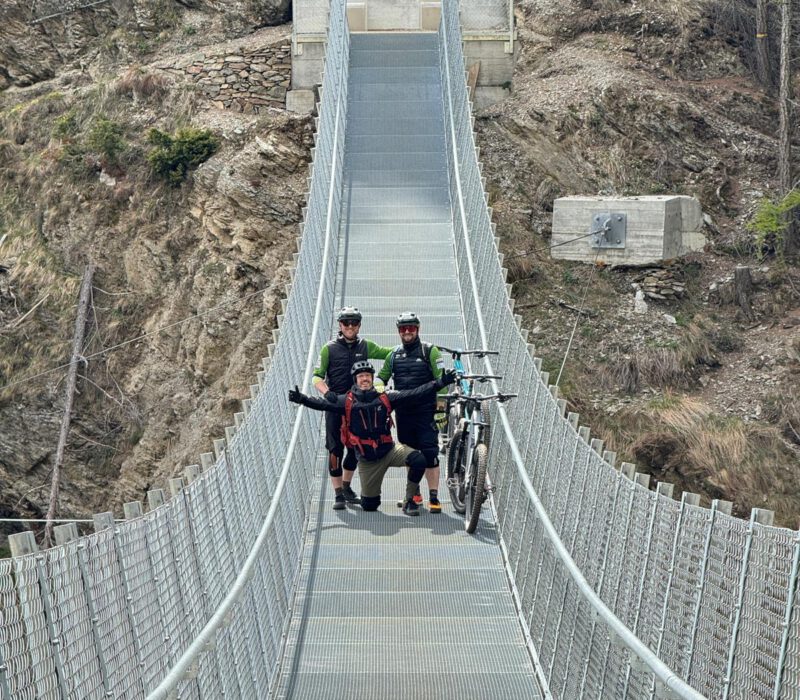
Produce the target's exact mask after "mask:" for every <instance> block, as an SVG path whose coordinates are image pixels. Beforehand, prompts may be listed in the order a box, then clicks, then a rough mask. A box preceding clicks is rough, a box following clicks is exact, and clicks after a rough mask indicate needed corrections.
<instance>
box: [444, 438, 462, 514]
mask: <svg viewBox="0 0 800 700" xmlns="http://www.w3.org/2000/svg"><path fill="white" fill-rule="evenodd" d="M466 450H467V446H466V445H465V444H464V431H463V430H457V431H456V432H455V433H453V437H452V438H451V439H450V445H449V447H448V450H447V489H448V490H449V491H450V501H451V503H452V504H453V509H454V510H455V511H456V513H460V514H461V515H463V514H464V513H465V512H466V510H467V506H466V505H465V504H464V474H465V473H466V469H465V465H464V457H465V453H466ZM453 480H456V481H457V482H458V484H457V485H456V486H453V485H452V484H453Z"/></svg>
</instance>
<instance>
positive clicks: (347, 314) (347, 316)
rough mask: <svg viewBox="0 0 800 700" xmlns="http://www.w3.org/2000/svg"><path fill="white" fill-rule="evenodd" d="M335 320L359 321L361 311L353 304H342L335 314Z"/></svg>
mask: <svg viewBox="0 0 800 700" xmlns="http://www.w3.org/2000/svg"><path fill="white" fill-rule="evenodd" d="M336 320H337V321H339V322H340V323H341V322H342V321H358V322H359V323H361V312H360V311H359V310H358V309H357V308H356V307H355V306H344V307H342V309H341V310H340V311H339V313H338V314H337V316H336Z"/></svg>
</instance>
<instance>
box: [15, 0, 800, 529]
mask: <svg viewBox="0 0 800 700" xmlns="http://www.w3.org/2000/svg"><path fill="white" fill-rule="evenodd" d="M44 5H45V3H42V2H40V3H37V7H39V8H42V7H44ZM286 10H287V8H286V5H285V3H283V4H282V3H280V2H272V3H270V2H268V1H267V0H238V1H237V2H225V3H221V2H215V1H213V0H197V1H196V2H186V1H182V2H180V3H178V2H177V1H173V0H117V1H116V2H113V3H108V4H103V5H99V6H96V7H95V8H92V9H90V10H84V11H80V12H76V13H73V14H70V15H67V16H65V17H57V18H52V19H49V20H46V21H44V22H42V23H36V24H32V23H31V19H32V17H31V11H30V9H29V4H26V3H22V2H17V3H16V4H15V3H10V4H9V3H6V4H5V5H4V6H3V9H2V10H0V14H2V19H3V22H0V514H3V515H4V516H10V515H13V516H21V517H37V516H41V515H42V514H43V513H44V512H45V511H46V508H47V491H48V488H49V481H50V471H51V468H52V464H53V458H54V452H55V445H56V441H57V436H58V427H59V422H60V419H61V406H62V405H63V381H64V374H65V372H64V370H63V369H62V370H57V371H53V372H49V373H47V374H44V375H43V376H40V377H37V378H35V379H30V380H25V378H26V377H30V376H32V375H35V374H38V373H39V372H45V371H47V370H50V369H51V368H53V367H57V366H59V365H62V364H63V363H64V362H66V361H67V360H68V356H69V347H70V341H71V336H72V326H73V323H74V313H75V306H76V301H77V290H78V287H79V285H80V279H81V275H82V272H83V268H84V265H85V264H86V263H87V262H88V261H90V260H91V261H93V262H94V263H95V264H96V265H97V266H98V271H97V273H96V278H95V282H94V299H93V301H94V304H93V314H92V318H91V323H90V326H89V333H88V335H87V339H86V347H85V349H84V356H85V357H87V358H88V362H87V364H86V365H85V366H84V367H83V368H82V370H81V374H82V375H83V377H84V378H83V379H81V380H80V382H79V392H80V393H79V396H78V397H77V402H76V407H75V414H74V422H73V429H72V433H71V437H70V444H69V450H68V455H67V464H66V475H65V482H64V490H63V497H62V504H61V512H62V514H69V515H73V516H82V515H87V514H90V513H92V512H95V511H99V510H105V509H110V508H114V509H117V510H119V507H120V503H122V502H123V501H127V500H132V499H141V498H142V497H143V495H144V493H145V491H146V490H147V489H148V488H152V487H153V486H156V485H161V484H162V483H163V479H164V478H165V477H167V476H172V475H173V474H177V473H179V472H180V471H182V469H183V467H184V466H185V465H186V464H189V463H192V462H195V461H197V453H198V452H199V451H201V450H202V451H205V450H208V449H210V446H211V440H212V439H213V438H215V437H218V436H220V435H221V434H222V430H223V427H224V426H225V425H227V424H230V422H231V416H232V413H233V411H235V410H239V408H238V406H239V401H240V400H241V399H242V398H244V397H246V396H247V393H248V388H247V385H248V384H249V382H250V381H251V378H252V377H253V376H254V373H255V371H257V369H258V365H259V362H260V358H261V356H262V355H263V354H264V350H265V347H266V344H267V343H268V342H269V338H270V331H271V329H272V328H273V326H274V323H275V316H276V314H277V313H278V312H279V308H280V298H281V297H282V296H283V294H284V286H285V283H286V281H287V279H288V271H287V264H288V261H289V260H290V259H291V253H292V252H293V251H294V250H295V236H296V235H297V226H296V224H297V223H298V222H299V221H300V217H301V207H302V205H303V197H304V191H305V178H306V176H307V174H308V172H307V171H308V162H309V151H310V148H311V145H312V123H311V120H310V119H309V118H306V117H300V116H296V115H291V114H288V113H286V112H285V111H284V110H283V109H282V107H281V106H280V104H281V98H282V95H283V92H284V91H285V88H286V85H287V84H288V83H287V81H288V72H287V71H288V68H287V63H286V60H285V59H286V51H287V49H286V46H287V43H288V42H287V37H288V35H289V33H290V30H291V27H290V25H286V24H282V25H281V24H279V23H280V22H282V21H283V20H284V19H285V16H286ZM751 13H752V8H751V7H750V6H749V4H748V3H747V2H724V3H723V2H713V1H712V0H709V1H708V2H695V1H694V0H679V1H678V2H676V3H673V5H671V6H670V7H669V8H667V7H666V6H664V5H663V3H655V2H649V1H645V2H636V3H630V2H618V1H614V0H601V1H598V2H592V0H580V1H575V2H570V1H566V2H552V1H550V0H523V1H522V2H520V3H519V4H518V7H517V21H518V27H519V60H518V65H517V71H516V75H515V78H514V84H513V89H512V94H511V96H510V97H509V98H508V99H507V100H506V101H504V102H503V103H500V104H497V105H495V106H493V107H490V108H488V109H486V110H484V111H483V112H481V113H480V114H478V115H477V117H478V120H477V127H478V134H479V140H480V145H481V152H482V157H483V159H484V162H485V167H486V174H487V177H488V182H489V188H490V197H491V200H492V204H493V206H494V209H495V219H496V221H497V222H498V231H499V233H500V235H501V238H502V242H501V245H502V248H503V251H504V252H505V253H506V259H507V261H508V266H509V271H510V277H509V281H512V282H513V283H514V294H515V296H516V297H517V303H518V306H517V308H518V309H521V313H522V314H523V316H524V321H525V323H524V326H525V327H527V328H529V329H531V331H532V335H531V340H532V341H533V342H534V343H535V344H536V345H537V347H538V349H539V352H540V354H541V355H543V357H544V358H545V364H546V367H547V368H548V369H549V370H551V372H552V375H551V379H554V378H555V376H556V374H558V372H559V368H560V366H561V363H562V360H563V357H564V354H565V351H566V349H567V346H568V342H569V337H570V335H571V334H572V332H573V321H574V313H575V312H570V311H569V310H566V311H565V305H566V307H575V308H580V309H581V310H582V311H581V313H580V314H579V316H580V318H579V321H580V323H579V324H578V326H577V330H576V331H575V334H574V336H575V339H574V341H573V343H572V345H571V349H570V352H569V356H568V358H567V362H566V365H565V369H564V373H563V375H562V378H561V382H560V384H561V388H562V390H563V392H564V393H565V395H566V396H567V397H568V398H569V400H570V403H571V408H572V410H578V411H580V412H581V413H582V416H583V422H586V423H588V424H590V425H591V426H592V427H593V429H594V431H595V433H597V434H599V435H601V436H602V437H604V438H605V439H606V440H607V442H608V444H609V446H610V448H612V449H616V450H617V451H618V452H619V453H620V457H621V458H625V459H630V460H632V461H636V462H637V464H638V465H639V468H640V469H642V470H647V471H650V472H651V473H652V474H654V476H655V477H656V478H669V479H670V480H674V481H677V482H678V483H679V485H680V486H681V487H684V488H687V489H690V490H693V491H699V492H701V493H702V494H704V496H705V497H723V498H729V499H731V500H734V501H735V503H736V506H737V510H738V512H740V513H745V512H746V510H747V509H748V508H749V507H751V506H754V505H759V506H765V507H772V508H775V509H776V511H777V512H778V515H779V518H780V519H781V521H782V522H784V523H787V522H792V519H793V518H795V517H796V516H797V515H798V514H800V484H799V483H798V476H797V471H798V470H797V466H798V444H800V437H798V435H797V434H798V433H800V406H798V403H797V402H798V399H797V397H798V396H800V387H798V376H800V374H799V368H800V358H799V357H798V353H800V347H798V343H800V340H798V334H800V330H798V328H799V326H798V325H797V320H798V319H800V313H798V308H800V294H799V293H798V290H800V274H798V270H797V267H796V266H794V265H793V264H792V263H791V261H788V260H782V259H779V258H776V257H775V256H774V255H773V254H771V253H770V251H768V250H765V249H763V248H761V247H759V245H757V244H756V242H755V238H754V235H753V234H752V233H751V232H750V231H749V230H748V228H747V223H748V222H749V221H750V220H751V217H752V214H753V212H754V210H755V208H756V206H757V204H758V202H759V200H760V199H761V198H762V197H764V196H768V195H770V194H772V193H774V191H775V187H776V184H775V170H776V165H775V153H776V143H775V131H776V123H777V112H776V106H775V100H774V97H773V96H771V95H770V94H769V93H768V92H766V91H765V90H763V89H762V88H761V87H760V86H758V85H757V84H756V83H755V81H754V79H753V76H752V70H751V53H749V52H748V48H747V46H746V40H745V37H747V36H749V35H750V34H751V32H749V30H747V31H743V30H742V27H747V26H748V25H747V19H748V17H749V15H750V14H751ZM37 16H42V15H37ZM276 23H277V26H273V27H266V26H265V25H272V24H276ZM153 129H157V130H158V132H159V133H161V134H164V135H167V136H168V137H170V138H171V139H178V140H179V135H180V134H184V135H185V134H187V133H189V134H210V138H213V140H214V142H215V143H216V150H215V151H214V153H213V155H211V157H210V158H208V159H207V160H205V162H203V163H202V164H200V165H199V166H197V165H192V166H191V167H190V168H189V169H188V173H187V174H186V176H185V177H184V176H183V175H182V174H181V176H180V177H176V178H173V179H169V178H164V177H163V174H159V173H158V172H157V171H156V170H155V169H154V167H153V161H152V158H150V159H148V156H149V154H150V153H151V152H152V151H153V149H154V142H153V137H152V133H151V132H152V130H153ZM187 129H188V130H190V131H188V132H187ZM510 163H513V164H514V166H513V167H509V164H510ZM667 192H677V193H683V194H690V195H694V196H696V197H698V198H699V200H700V202H701V204H702V206H703V209H704V212H705V213H706V223H707V231H706V232H705V233H706V235H707V237H708V239H709V246H708V248H707V250H706V252H704V253H703V254H698V255H695V256H693V257H692V258H691V259H687V260H680V261H675V262H674V263H673V264H672V265H670V266H668V267H666V268H665V269H660V270H655V269H653V270H633V271H631V270H608V269H602V270H595V269H593V268H592V267H591V266H585V265H578V264H573V263H562V262H558V263H557V262H554V261H552V260H551V259H550V257H549V254H548V240H549V226H550V216H551V208H552V200H553V198H554V197H557V196H560V195H566V194H596V193H606V194H608V193H618V194H645V193H667ZM765 253H766V257H763V254H765ZM737 265H749V266H750V267H751V268H752V270H753V279H754V283H755V287H754V290H753V294H752V300H751V305H750V308H749V309H742V308H741V307H739V306H737V305H736V304H734V303H733V296H732V295H731V293H730V288H731V285H730V279H731V278H732V276H733V271H734V269H735V267H736V266H737ZM634 284H638V285H640V287H642V288H646V289H650V290H653V291H654V292H655V293H657V294H658V290H662V291H663V290H665V289H667V288H669V289H672V291H673V294H672V295H669V294H666V295H665V294H659V296H667V297H670V298H668V299H658V298H650V299H649V302H650V303H649V305H648V308H647V310H646V311H645V312H644V313H638V312H636V311H635V310H634V305H633V290H634V288H633V287H632V285H634ZM676 289H677V290H680V293H679V294H675V293H674V292H675V290H676ZM584 296H585V299H586V301H585V302H583V301H582V299H583V298H584ZM115 346H120V347H118V348H116V349H115V350H113V351H112V352H104V351H105V350H106V349H108V348H112V347H115ZM22 380H25V381H22ZM3 387H4V388H3Z"/></svg>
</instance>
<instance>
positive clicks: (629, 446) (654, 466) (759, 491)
mask: <svg viewBox="0 0 800 700" xmlns="http://www.w3.org/2000/svg"><path fill="white" fill-rule="evenodd" d="M600 435H601V437H603V438H605V440H606V445H607V447H608V449H612V450H616V451H617V452H618V453H619V454H620V456H623V458H626V459H631V460H632V461H635V462H636V463H637V464H638V465H639V467H640V468H641V469H643V470H644V471H646V472H648V473H650V474H651V475H653V476H654V477H655V478H657V479H659V480H664V481H669V482H673V483H675V484H676V485H677V486H678V487H679V488H680V489H681V490H683V491H691V492H694V493H699V494H701V495H702V496H704V497H705V498H706V499H711V498H721V499H725V500H729V501H732V502H733V503H734V506H735V511H736V513H737V514H738V515H740V516H746V515H747V513H748V512H749V510H750V509H751V508H754V507H759V508H769V509H772V510H774V511H775V514H776V520H777V521H778V522H780V523H782V524H788V525H792V526H795V525H796V523H794V522H793V518H794V517H795V516H794V514H796V513H798V512H800V474H798V470H797V455H796V454H795V453H794V452H793V451H792V450H791V449H790V448H789V447H788V446H787V445H786V442H785V441H784V440H783V439H782V437H781V434H780V430H779V429H777V428H774V427H770V426H764V425H763V424H757V423H746V422H744V421H742V420H741V419H739V418H737V417H732V416H720V415H718V414H715V413H714V412H713V411H712V410H711V409H710V408H709V407H708V406H707V405H705V404H703V403H702V402H701V401H699V400H698V399H695V398H692V397H686V396H677V395H672V394H670V393H667V394H665V395H664V396H663V397H661V398H659V399H655V400H653V401H651V402H650V404H649V405H648V406H647V407H645V408H644V409H638V410H636V409H631V410H628V411H623V412H621V413H619V414H617V416H616V417H615V419H614V423H613V425H612V424H610V422H608V421H606V425H604V426H603V428H602V429H601V431H600Z"/></svg>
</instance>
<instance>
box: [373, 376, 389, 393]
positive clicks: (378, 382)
mask: <svg viewBox="0 0 800 700" xmlns="http://www.w3.org/2000/svg"><path fill="white" fill-rule="evenodd" d="M372 388H373V389H375V391H377V392H378V393H379V394H382V393H383V392H384V391H386V385H385V384H384V383H383V379H381V378H380V377H375V382H374V383H373V385H372Z"/></svg>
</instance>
